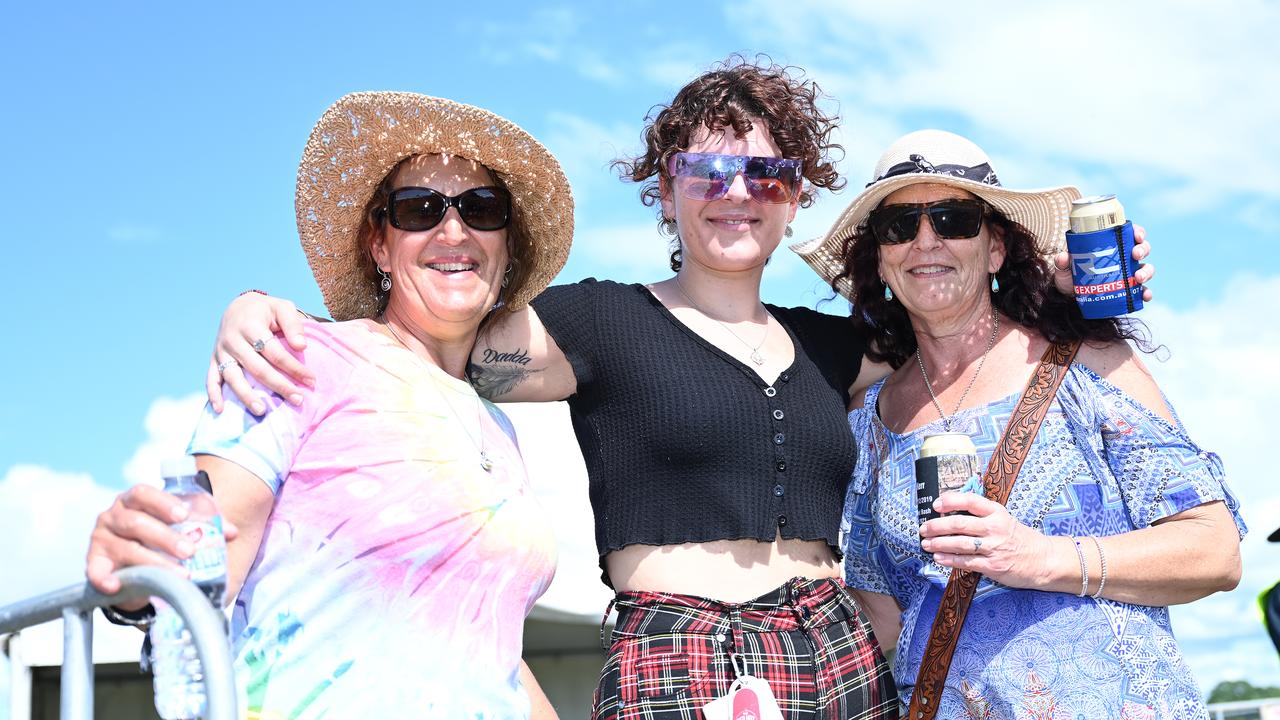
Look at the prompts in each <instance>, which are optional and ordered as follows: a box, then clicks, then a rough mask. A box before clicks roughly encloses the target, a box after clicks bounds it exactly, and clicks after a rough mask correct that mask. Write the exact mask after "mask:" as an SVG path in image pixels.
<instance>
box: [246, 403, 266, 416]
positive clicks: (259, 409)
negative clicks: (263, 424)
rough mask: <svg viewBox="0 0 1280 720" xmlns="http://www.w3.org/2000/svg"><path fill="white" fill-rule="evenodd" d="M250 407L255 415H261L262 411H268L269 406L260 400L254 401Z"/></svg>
mask: <svg viewBox="0 0 1280 720" xmlns="http://www.w3.org/2000/svg"><path fill="white" fill-rule="evenodd" d="M249 409H250V410H251V411H252V412H253V414H254V415H261V414H262V413H264V412H266V411H267V408H266V407H265V406H264V405H263V404H262V403H260V402H256V403H254V404H253V405H252V406H251V407H250V408H249Z"/></svg>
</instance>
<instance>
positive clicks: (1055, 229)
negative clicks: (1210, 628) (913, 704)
mask: <svg viewBox="0 0 1280 720" xmlns="http://www.w3.org/2000/svg"><path fill="white" fill-rule="evenodd" d="M1076 197H1078V193H1077V192H1076V190H1075V189H1074V188H1056V189H1051V190H1045V191H1031V192H1018V191H1011V190H1007V189H1005V188H1003V187H1001V186H1000V184H999V181H998V180H997V178H996V175H995V173H994V171H993V170H992V169H991V166H990V162H989V160H988V159H987V156H986V154H985V153H983V151H982V150H981V149H980V148H978V147H977V146H976V145H974V144H973V143H971V142H969V141H968V140H965V139H964V138H961V137H958V136H956V135H952V134H950V133H945V132H941V131H936V130H926V131H921V132H916V133H911V134H909V135H907V136H905V137H903V138H901V139H899V140H898V141H897V142H895V143H894V144H893V145H892V146H890V148H889V149H888V151H886V152H885V154H884V155H883V156H882V157H881V159H880V162H879V164H878V165H877V167H876V171H875V175H874V180H873V182H872V183H871V184H870V185H868V187H867V189H866V190H865V191H863V192H862V193H861V194H860V195H859V196H858V197H857V198H856V199H854V201H853V202H852V203H851V204H850V206H849V208H848V209H846V210H845V212H844V213H843V215H842V216H841V217H840V219H839V220H838V221H837V222H836V224H835V225H834V226H833V227H832V229H831V231H830V232H829V233H827V235H826V236H825V237H823V238H821V239H819V240H815V241H813V242H812V243H809V244H807V245H805V246H801V247H798V248H797V250H799V251H800V252H801V254H802V255H803V256H804V257H805V259H806V260H807V261H808V262H809V263H810V264H811V265H812V266H813V267H814V268H815V269H816V270H818V272H819V273H820V274H822V275H823V277H824V278H826V279H827V280H828V281H831V282H832V285H833V287H834V288H835V289H837V290H838V291H840V292H842V293H843V294H845V295H846V296H847V297H848V298H849V299H850V300H852V302H853V303H854V305H855V307H857V308H858V310H859V311H860V312H857V313H855V314H854V320H855V323H856V324H857V325H859V326H861V327H862V328H863V329H864V331H865V332H866V334H867V337H868V339H869V340H870V341H871V347H872V348H873V350H872V351H870V352H869V353H868V355H869V357H870V358H872V359H874V360H879V361H885V362H888V363H889V365H890V366H892V367H893V368H895V371H894V372H893V373H892V374H891V375H890V376H889V377H888V378H886V379H884V380H881V381H879V382H877V383H876V384H875V385H873V386H872V387H871V388H870V389H868V390H867V391H866V392H865V394H860V396H858V397H855V398H854V399H853V401H852V404H853V411H852V412H851V413H850V415H849V419H850V423H851V425H852V427H853V431H854V434H855V436H856V440H857V443H858V448H859V451H860V452H859V454H858V460H857V469H856V470H855V473H854V478H853V482H852V483H851V484H850V488H849V492H848V498H847V503H846V508H845V532H846V536H845V549H846V555H845V557H846V573H847V580H848V583H849V585H850V586H851V587H855V588H859V589H860V590H863V591H868V592H869V593H885V594H887V595H888V596H889V598H890V599H891V600H890V601H889V602H886V601H885V600H884V598H883V596H876V595H873V594H867V595H865V597H866V598H867V599H869V600H870V601H871V602H873V603H875V602H876V598H877V597H880V598H881V600H880V602H879V603H878V608H877V609H878V611H879V612H878V613H875V612H873V616H877V615H878V617H877V618H876V619H878V620H879V622H877V623H876V628H877V632H878V634H879V636H880V639H881V641H882V643H883V644H885V645H890V644H892V636H893V634H898V633H899V632H900V634H898V651H897V657H896V659H895V667H894V677H895V680H896V682H897V684H898V690H899V694H900V697H901V698H902V702H903V703H904V704H905V703H907V702H908V701H909V699H910V697H911V694H912V691H913V690H914V684H915V682H916V677H917V674H918V671H919V667H920V664H921V658H922V655H923V653H924V650H925V646H926V645H927V643H928V639H929V634H930V630H931V627H932V624H933V619H934V616H935V613H936V612H937V608H938V603H939V600H940V598H941V596H942V593H943V590H944V588H945V587H946V584H947V580H948V578H949V576H950V573H951V570H952V569H953V568H960V569H965V570H972V571H976V572H978V573H980V574H981V575H982V580H981V582H980V584H979V586H978V591H977V595H976V597H975V599H974V601H973V605H972V606H971V608H970V610H969V614H968V619H967V621H966V623H965V624H964V626H963V628H962V630H961V634H960V638H959V644H958V649H957V650H956V652H955V655H954V657H953V659H952V662H951V666H950V670H949V673H948V675H947V680H946V688H945V690H944V693H943V696H942V699H941V707H940V712H939V714H938V717H946V718H1056V717H1086V718H1097V717H1109V718H1152V717H1159V718H1192V717H1197V718H1198V717H1205V716H1206V710H1205V708H1204V706H1203V704H1202V702H1201V695H1200V692H1199V690H1198V689H1197V687H1196V684H1195V681H1194V680H1193V679H1192V677H1191V674H1190V672H1189V670H1188V668H1187V665H1186V663H1185V662H1184V660H1183V658H1182V654H1181V652H1180V651H1179V649H1178V646H1177V643H1176V642H1175V640H1174V637H1173V632H1172V628H1171V627H1170V623H1169V611H1168V607H1167V606H1169V605H1172V604H1176V603H1186V602H1191V601H1193V600H1197V599H1199V598H1202V597H1204V596H1206V595H1209V594H1211V593H1213V592H1217V591H1220V590H1229V589H1231V588H1233V587H1235V585H1236V583H1237V582H1238V581H1239V578H1240V554H1239V541H1240V537H1241V536H1242V535H1243V534H1244V532H1245V526H1244V523H1243V522H1242V521H1241V519H1240V516H1239V514H1238V512H1237V508H1238V506H1237V502H1236V500H1235V498H1234V497H1233V496H1232V495H1231V493H1230V491H1229V490H1228V489H1227V486H1226V484H1225V480H1224V476H1223V471H1222V465H1221V463H1220V461H1219V459H1218V457H1217V456H1216V455H1213V454H1212V453H1209V452H1205V451H1203V450H1201V449H1200V448H1199V447H1198V446H1196V445H1195V444H1194V443H1193V442H1192V441H1191V439H1190V438H1189V437H1188V436H1187V433H1186V430H1185V429H1184V428H1183V426H1182V424H1181V423H1180V422H1179V420H1178V418H1177V416H1176V415H1175V414H1174V412H1173V409H1172V408H1171V407H1170V406H1169V404H1168V402H1167V401H1166V400H1165V398H1164V396H1163V394H1162V393H1161V392H1160V389H1159V388H1158V387H1157V386H1156V384H1155V382H1154V381H1153V380H1152V378H1151V375H1150V373H1149V372H1148V371H1147V369H1146V368H1145V367H1144V366H1143V364H1142V362H1141V361H1140V360H1139V359H1138V357H1137V355H1136V354H1135V353H1134V351H1133V350H1132V348H1131V347H1130V345H1129V343H1127V342H1126V340H1139V338H1137V337H1136V336H1135V326H1134V325H1133V323H1132V321H1127V320H1123V319H1119V320H1118V319H1109V320H1088V321H1087V320H1084V319H1083V318H1082V316H1081V315H1080V312H1079V310H1078V309H1077V307H1076V305H1075V302H1074V300H1072V299H1071V298H1069V297H1066V296H1063V295H1060V294H1059V293H1057V292H1054V291H1052V290H1051V289H1050V284H1051V263H1050V261H1049V260H1048V259H1047V258H1048V257H1051V256H1052V253H1054V252H1057V251H1060V250H1061V245H1062V242H1063V233H1064V231H1065V229H1066V228H1065V221H1066V216H1067V211H1068V209H1069V207H1070V201H1071V200H1072V199H1074V198H1076ZM926 215H927V216H928V221H926V220H925V217H924V216H926ZM1070 340H1080V341H1083V345H1082V346H1081V349H1080V352H1079V355H1078V356H1077V357H1076V360H1075V362H1074V363H1073V364H1072V365H1071V367H1070V368H1069V369H1068V372H1067V375H1066V378H1065V380H1064V382H1063V383H1062V386H1061V388H1060V389H1059V390H1058V393H1057V395H1056V396H1055V398H1054V402H1053V405H1052V407H1051V408H1050V411H1049V415H1048V417H1047V418H1046V420H1045V421H1044V424H1043V426H1042V427H1041V428H1040V431H1039V433H1038V435H1037V436H1036V439H1035V442H1034V444H1033V446H1032V447H1031V449H1030V453H1029V455H1028V457H1027V459H1026V461H1025V464H1024V466H1023V468H1022V471H1021V473H1020V475H1019V477H1018V479H1017V481H1016V482H1015V483H1014V486H1013V492H1012V495H1011V496H1010V498H1009V501H1008V505H1007V507H1006V506H1002V505H1000V504H998V503H996V502H993V501H991V500H988V499H986V498H984V497H982V496H981V495H980V494H971V493H947V494H943V495H942V496H940V497H939V498H938V500H936V501H935V503H934V508H935V509H936V510H937V511H939V512H940V513H942V514H943V515H942V517H938V518H936V519H932V520H929V521H927V522H925V523H923V524H921V523H920V522H919V520H918V518H917V512H916V494H915V477H914V470H913V467H914V460H915V458H916V455H917V451H918V450H919V448H920V445H921V443H922V442H923V441H924V438H925V437H926V436H929V435H934V434H938V433H941V432H944V431H950V432H962V433H966V434H968V435H969V436H970V437H971V438H972V439H973V442H974V444H975V445H976V446H977V449H978V456H979V461H980V463H981V464H982V465H983V466H984V467H985V463H986V462H987V460H988V459H989V458H990V456H991V454H992V452H993V451H994V449H995V447H996V444H997V443H998V441H999V438H1000V436H1001V434H1002V432H1003V431H1004V427H1005V425H1006V424H1007V422H1008V419H1009V415H1010V413H1011V412H1012V411H1013V408H1014V406H1015V405H1016V404H1017V402H1018V399H1019V397H1020V395H1021V391H1022V389H1023V388H1024V387H1025V385H1026V383H1027V381H1028V379H1029V378H1030V376H1031V373H1032V371H1033V370H1034V368H1035V366H1036V364H1037V363H1038V360H1039V358H1040V356H1041V355H1042V354H1043V352H1044V350H1045V348H1046V347H1047V346H1048V344H1049V343H1051V342H1058V341H1070ZM1140 344H1141V343H1140ZM954 513H959V514H954ZM892 601H896V606H894V605H893V604H892Z"/></svg>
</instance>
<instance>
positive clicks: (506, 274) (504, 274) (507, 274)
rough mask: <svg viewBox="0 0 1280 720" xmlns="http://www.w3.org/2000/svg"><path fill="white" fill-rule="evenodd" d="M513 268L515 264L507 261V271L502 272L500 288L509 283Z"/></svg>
mask: <svg viewBox="0 0 1280 720" xmlns="http://www.w3.org/2000/svg"><path fill="white" fill-rule="evenodd" d="M514 268H515V263H514V262H513V261H511V260H508V261H507V269H506V270H504V271H503V272H502V287H506V286H507V285H509V284H510V283H511V271H512V269H514Z"/></svg>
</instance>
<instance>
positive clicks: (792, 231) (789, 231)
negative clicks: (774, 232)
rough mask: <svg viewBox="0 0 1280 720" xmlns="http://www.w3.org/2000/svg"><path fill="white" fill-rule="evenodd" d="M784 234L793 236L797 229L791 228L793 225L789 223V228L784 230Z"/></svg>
mask: <svg viewBox="0 0 1280 720" xmlns="http://www.w3.org/2000/svg"><path fill="white" fill-rule="evenodd" d="M782 234H783V235H785V236H787V237H791V236H792V235H795V234H796V231H795V230H792V229H791V226H790V225H788V226H787V229H786V230H783V231H782Z"/></svg>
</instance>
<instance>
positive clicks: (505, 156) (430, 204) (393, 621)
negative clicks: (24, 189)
mask: <svg viewBox="0 0 1280 720" xmlns="http://www.w3.org/2000/svg"><path fill="white" fill-rule="evenodd" d="M297 215H298V227H299V232H300V234H301V238H302V244H303V247H304V249H305V251H306V254H307V257H308V259H309V260H310V262H311V267H312V270H313V272H314V273H315V277H316V280H317V282H318V283H319V285H320V289H321V292H322V293H323V294H324V297H325V302H326V304H327V305H328V307H329V310H330V312H331V313H333V317H334V319H336V320H338V321H339V322H336V323H318V322H312V321H306V322H303V323H301V328H300V331H301V332H302V333H303V334H304V336H305V337H306V339H307V350H306V361H307V363H308V367H309V368H310V369H311V370H312V372H313V374H314V377H315V383H314V388H313V389H312V391H311V392H310V393H308V395H307V397H306V399H305V400H304V401H303V402H302V403H301V404H299V405H296V406H295V405H291V404H288V403H285V402H283V401H282V400H280V398H279V397H278V396H273V395H272V394H271V393H270V392H268V391H266V390H264V389H261V388H260V387H259V388H257V389H255V391H254V397H255V400H257V401H259V402H262V403H265V404H266V405H267V411H266V413H265V414H264V416H263V417H261V418H259V417H256V416H254V415H253V414H251V413H249V412H248V411H247V410H246V409H245V408H244V407H243V406H242V405H238V404H231V405H229V406H228V407H227V408H226V409H225V410H223V412H222V413H221V414H218V413H214V412H212V411H207V412H206V413H205V414H204V416H203V417H202V418H201V421H200V423H199V426H198V427H197V430H196V432H195V436H194V438H193V439H192V441H191V445H190V448H189V452H190V453H192V454H194V455H196V456H197V459H198V464H199V466H200V467H201V468H202V469H204V470H206V471H207V472H208V474H209V476H210V478H211V480H212V484H213V488H214V492H215V495H216V497H217V498H218V502H219V505H220V506H221V510H222V512H223V513H224V514H225V516H226V518H227V519H228V520H230V521H232V522H233V523H234V524H235V525H236V526H237V527H238V528H239V532H238V536H237V537H236V538H235V539H234V540H233V541H232V542H231V543H230V544H229V546H228V551H227V554H228V590H229V592H228V597H235V596H236V595H237V591H238V595H239V598H238V600H237V601H236V604H235V612H234V627H233V631H232V632H233V637H234V650H235V654H236V670H237V679H238V681H239V685H240V687H241V689H242V693H243V694H242V697H241V703H242V704H241V707H242V708H244V709H245V710H246V711H247V713H248V716H249V717H325V716H327V717H333V718H339V717H361V716H377V717H405V716H411V717H468V718H520V717H528V716H529V715H530V705H531V702H530V696H531V695H532V696H533V697H535V698H537V699H538V705H539V707H544V708H545V707H546V705H545V698H543V697H542V696H541V693H540V691H538V690H537V689H536V684H532V691H530V690H529V689H527V688H526V687H525V685H526V683H527V681H528V680H529V676H528V674H527V670H526V669H525V668H524V666H523V664H522V662H521V646H522V633H523V621H524V618H525V615H526V614H527V613H528V611H529V609H530V608H531V607H533V604H534V601H535V600H536V599H537V598H538V596H539V595H541V594H542V592H543V591H544V590H545V589H546V587H547V585H548V583H549V582H550V580H551V576H552V574H553V572H554V570H555V541H554V535H553V533H552V531H551V528H550V527H549V526H548V523H547V522H546V519H545V516H544V515H543V513H542V512H541V511H540V510H539V508H538V506H537V503H536V501H535V500H534V498H533V495H532V493H531V491H530V489H529V487H528V481H527V478H526V476H525V470H524V465H523V462H522V460H521V457H520V451H519V449H518V447H517V445H516V439H515V436H514V432H513V430H512V427H511V425H510V423H509V422H508V421H507V419H506V417H505V416H504V415H503V414H502V412H501V411H499V410H498V409H497V408H496V407H494V406H493V405H492V404H490V403H489V402H487V401H485V400H482V399H481V398H480V397H478V396H477V394H476V392H475V390H474V389H473V388H472V386H471V385H470V384H469V383H468V382H467V380H466V379H465V376H464V370H465V367H466V363H467V359H468V357H469V356H470V353H471V348H472V346H473V345H474V343H475V338H476V333H477V331H478V330H479V328H480V326H481V324H482V323H484V322H485V321H488V320H492V319H494V318H497V317H501V316H506V315H511V314H513V313H518V312H519V311H520V310H521V309H522V308H524V307H525V306H526V304H527V303H528V301H529V299H530V298H532V297H534V296H535V295H537V294H538V293H539V292H540V291H541V290H542V289H543V288H544V287H545V286H546V284H547V282H548V281H549V280H550V279H551V278H552V277H553V276H554V275H555V274H556V272H557V271H559V269H560V267H561V266H562V265H563V263H564V260H565V257H566V256H567V253H568V250H569V243H570V234H571V229H572V227H573V199H572V196H571V195H570V189H569V184H568V182H567V180H566V179H565V176H564V174H563V172H561V169H560V166H559V164H558V163H557V162H556V161H555V159H554V158H553V157H552V156H551V155H550V154H549V153H548V152H547V151H546V150H545V149H544V148H543V147H542V146H541V145H539V144H538V143H537V141H535V140H534V139H533V138H532V137H530V136H529V135H528V134H527V133H525V132H524V131H523V130H521V129H520V128H519V127H517V126H515V125H514V124H512V123H510V122H508V121H507V120H504V119H503V118H500V117H498V116H496V115H494V114H492V113H490V112H487V111H485V110H481V109H479V108H474V107H470V106H466V105H462V104H459V103H455V102H451V101H448V100H441V99H437V98H431V97H426V96H421V95H413V94H409V93H355V94H352V95H348V96H346V97H344V98H342V99H341V100H339V101H338V102H337V103H336V104H335V105H333V106H332V107H331V108H330V109H329V110H328V111H327V112H326V113H325V114H324V116H323V117H322V118H321V119H320V121H319V123H317V125H316V127H315V129H314V130H313V131H312V134H311V138H310V140H309V141H308V143H307V147H306V150H305V151H304V153H303V158H302V164H301V166H300V168H299V172H298V185H297ZM495 307H497V310H495V309H494V308H495ZM299 356H300V357H301V353H300V354H299ZM226 367H229V366H228V365H226V364H225V363H224V367H223V370H224V371H225V370H226ZM178 507H181V506H180V504H179V503H178V502H177V501H176V499H175V498H172V497H170V496H168V495H165V494H164V493H161V492H160V491H158V490H155V489H154V488H149V487H143V486H140V487H136V488H133V489H131V490H130V491H128V492H126V493H124V494H122V495H121V496H120V497H119V498H117V501H116V503H115V504H114V505H113V506H112V508H111V509H110V510H108V511H107V512H105V513H103V514H102V515H101V516H100V517H99V520H98V525H97V528H96V529H95V532H94V537H93V541H92V544H91V546H90V549H89V555H88V561H87V574H88V576H89V578H90V580H91V581H92V582H93V583H94V585H95V586H97V587H98V588H99V589H101V590H102V591H104V592H113V591H114V590H116V589H117V588H118V581H116V580H115V578H114V577H112V576H111V573H112V572H113V571H114V570H115V569H118V568H121V567H125V566H128V565H135V564H172V563H166V561H164V560H163V559H162V558H161V557H160V556H158V555H157V554H156V552H155V551H156V550H159V551H161V552H167V553H169V554H171V555H175V556H179V557H185V556H186V554H188V553H184V552H182V550H183V549H182V548H180V547H178V543H179V541H180V540H181V538H180V537H179V536H178V535H177V533H175V532H173V531H172V530H170V529H169V528H168V527H167V523H168V522H171V521H172V519H174V518H176V517H178V515H177V514H176V513H175V508H178ZM128 609H129V608H126V610H128ZM477 618H484V620H483V622H478V621H477V620H476V619H477Z"/></svg>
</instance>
